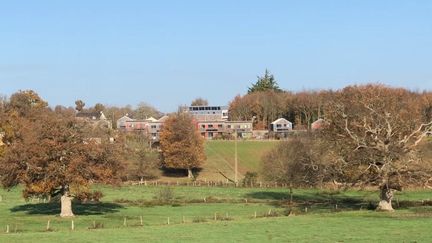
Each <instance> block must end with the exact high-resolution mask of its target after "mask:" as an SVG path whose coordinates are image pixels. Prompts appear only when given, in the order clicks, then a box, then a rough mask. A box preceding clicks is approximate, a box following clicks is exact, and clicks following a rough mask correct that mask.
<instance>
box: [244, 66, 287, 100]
mask: <svg viewBox="0 0 432 243" xmlns="http://www.w3.org/2000/svg"><path fill="white" fill-rule="evenodd" d="M271 90H272V91H276V92H280V91H282V90H281V89H280V88H279V85H278V84H277V82H276V80H275V78H274V76H273V74H270V72H269V71H268V70H267V69H266V70H265V73H264V76H262V77H260V76H258V80H257V81H256V82H255V83H254V84H252V87H249V90H248V94H250V93H253V92H258V91H271Z"/></svg>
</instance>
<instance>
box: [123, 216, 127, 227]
mask: <svg viewBox="0 0 432 243" xmlns="http://www.w3.org/2000/svg"><path fill="white" fill-rule="evenodd" d="M123 226H124V227H126V226H127V219H126V217H124V218H123Z"/></svg>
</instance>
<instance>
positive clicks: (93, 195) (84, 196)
mask: <svg viewBox="0 0 432 243" xmlns="http://www.w3.org/2000/svg"><path fill="white" fill-rule="evenodd" d="M102 197H103V193H102V192H101V191H93V192H86V191H84V192H80V193H79V194H78V195H76V197H75V198H76V199H77V200H78V201H80V202H84V203H85V202H89V201H91V202H99V201H100V199H101V198H102Z"/></svg>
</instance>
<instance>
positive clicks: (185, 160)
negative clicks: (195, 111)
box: [160, 112, 206, 178]
mask: <svg viewBox="0 0 432 243" xmlns="http://www.w3.org/2000/svg"><path fill="white" fill-rule="evenodd" d="M160 145H161V150H162V153H161V154H162V165H163V166H164V167H165V168H171V169H185V170H187V172H188V177H189V178H192V177H193V174H192V169H194V168H199V167H200V166H201V165H202V164H203V163H204V161H205V160H206V156H205V152H204V138H203V137H202V136H201V135H200V134H199V132H198V129H197V126H196V124H195V123H194V121H193V119H192V116H191V115H190V114H188V113H183V112H178V113H176V114H175V115H172V116H170V117H169V118H168V119H167V120H166V121H165V123H164V126H163V128H162V131H161V134H160Z"/></svg>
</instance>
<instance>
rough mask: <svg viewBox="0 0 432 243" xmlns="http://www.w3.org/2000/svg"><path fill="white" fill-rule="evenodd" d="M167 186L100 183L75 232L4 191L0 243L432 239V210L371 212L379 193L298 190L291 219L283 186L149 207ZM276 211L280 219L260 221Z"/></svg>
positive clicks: (411, 197)
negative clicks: (98, 199) (96, 200)
mask: <svg viewBox="0 0 432 243" xmlns="http://www.w3.org/2000/svg"><path fill="white" fill-rule="evenodd" d="M163 188H165V187H154V186H147V187H146V186H124V187H117V188H112V187H108V186H96V187H95V189H99V190H102V191H103V193H104V195H105V197H104V198H103V202H102V203H101V204H86V205H81V204H74V212H75V213H76V214H77V216H76V217H74V218H73V220H74V224H75V230H74V231H71V229H70V228H71V219H62V218H60V217H58V216H57V215H58V213H59V205H58V204H56V203H41V202H36V201H34V202H25V201H24V200H23V199H22V198H21V195H20V188H15V189H13V190H11V191H9V192H7V191H2V190H0V195H1V196H2V201H1V202H0V215H1V217H0V242H71V241H75V242H95V241H100V242H143V241H144V242H146V241H151V242H179V241H183V242H190V241H202V242H220V241H228V242H233V241H240V242H263V241H280V242H287V241H288V242H289V241H291V242H312V241H319V242H335V241H349V242H351V241H380V242H391V241H397V242H401V241H402V242H403V241H405V242H413V241H417V242H424V241H428V240H429V239H430V238H432V233H429V232H430V231H429V226H430V224H431V223H432V207H430V206H415V207H411V206H407V207H405V206H402V207H401V208H399V209H398V210H397V211H396V212H395V213H379V212H375V211H371V210H366V208H367V206H368V204H369V203H370V202H371V203H376V202H377V199H378V198H377V196H378V193H377V192H375V191H356V190H350V191H344V192H338V191H319V190H316V189H298V190H295V191H294V206H293V211H294V212H295V216H289V217H287V216H283V215H284V213H285V212H286V211H287V207H288V205H287V200H286V199H287V198H289V194H288V192H287V190H286V189H283V188H221V187H184V186H179V187H172V190H173V193H174V198H173V200H172V201H171V202H168V203H162V205H157V206H155V205H153V204H148V203H149V202H154V200H155V199H154V197H155V195H157V194H158V192H160V190H161V189H163ZM431 195H432V194H431V191H426V190H424V191H406V192H402V193H398V194H397V196H396V197H397V198H398V200H399V201H400V202H401V204H403V203H404V202H419V201H421V200H428V199H429V198H430V197H431ZM204 198H206V201H205V202H204ZM246 200H247V202H246ZM335 204H337V205H338V209H337V210H336V209H335ZM305 207H308V212H307V213H305V212H304V209H305ZM360 209H362V210H360ZM269 210H271V212H275V214H278V215H279V216H280V217H261V216H265V215H266V214H268V212H269ZM255 212H256V213H257V216H258V218H254V214H255ZM215 213H216V216H217V217H216V218H217V220H214V216H215ZM140 216H142V219H143V225H141V221H140ZM168 217H169V221H170V225H168ZM125 218H126V226H124V220H125ZM48 220H49V221H50V227H51V229H50V231H47V230H46V226H47V222H48ZM183 220H184V221H185V222H183ZM93 224H96V225H97V226H98V227H96V228H98V229H93ZM6 225H9V230H10V233H9V234H6V233H5V230H6ZM15 231H16V232H15Z"/></svg>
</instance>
